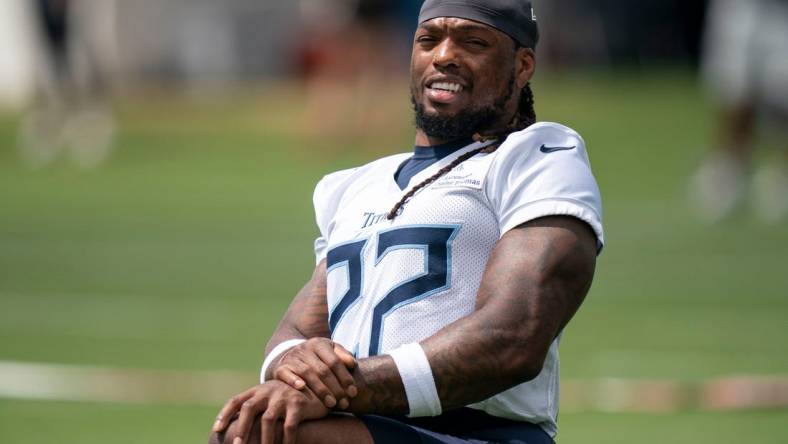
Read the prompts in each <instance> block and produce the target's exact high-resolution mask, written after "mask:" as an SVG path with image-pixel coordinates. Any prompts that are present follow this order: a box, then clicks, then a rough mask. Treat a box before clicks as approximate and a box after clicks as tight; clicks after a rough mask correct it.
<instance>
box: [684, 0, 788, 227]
mask: <svg viewBox="0 0 788 444" xmlns="http://www.w3.org/2000/svg"><path fill="white" fill-rule="evenodd" d="M702 63H703V66H702V68H703V74H704V78H705V80H706V82H707V84H708V86H709V87H710V89H711V90H712V92H713V95H714V98H715V99H716V102H717V118H716V135H715V138H714V142H713V145H712V150H711V151H710V152H709V153H708V154H707V156H706V159H705V160H704V161H703V163H702V165H701V166H700V168H699V169H698V170H697V171H696V173H695V175H694V177H693V178H692V181H691V188H690V198H691V202H692V204H693V208H694V209H695V210H696V211H697V212H698V214H699V216H700V217H702V218H703V219H704V220H706V221H709V222H717V221H720V220H722V219H724V218H726V217H727V216H729V215H731V214H732V213H734V212H735V211H736V209H738V208H739V207H740V205H741V204H742V203H743V202H744V201H745V198H746V196H747V193H748V191H749V192H751V194H752V205H753V207H754V208H753V209H754V210H755V211H756V214H757V215H758V216H759V217H760V218H761V219H762V220H764V221H765V222H769V223H774V222H777V221H780V220H785V219H786V217H788V0H747V1H741V0H715V1H713V2H712V4H711V6H710V9H709V12H708V21H707V28H706V35H705V50H704V54H703V60H702ZM759 125H760V126H761V128H760V129H764V130H767V131H764V133H765V134H768V135H772V136H776V137H775V140H776V142H777V144H778V145H780V146H779V147H778V148H779V149H780V150H779V152H777V153H772V154H776V155H774V156H773V158H770V159H768V162H766V163H765V164H764V165H762V166H760V168H758V169H757V172H756V173H755V174H754V175H752V177H751V175H750V170H751V169H754V168H753V160H754V159H753V157H754V152H755V148H756V141H757V136H758V134H759V133H758V130H759Z"/></svg>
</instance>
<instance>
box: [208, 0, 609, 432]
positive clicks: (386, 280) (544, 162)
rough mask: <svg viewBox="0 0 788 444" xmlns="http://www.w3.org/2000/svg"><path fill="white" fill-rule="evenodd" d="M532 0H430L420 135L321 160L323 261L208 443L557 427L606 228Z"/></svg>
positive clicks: (415, 93)
mask: <svg viewBox="0 0 788 444" xmlns="http://www.w3.org/2000/svg"><path fill="white" fill-rule="evenodd" d="M537 40H538V32H537V25H536V16H535V15H534V12H533V9H532V7H531V4H530V2H528V1H523V0H496V1H478V0H427V1H426V2H425V3H424V5H423V7H422V10H421V13H420V16H419V27H418V30H417V32H416V35H415V37H414V41H413V52H412V62H411V95H412V101H413V106H414V109H415V114H416V126H417V131H416V137H415V149H414V151H413V152H410V153H405V154H398V155H393V156H389V157H385V158H383V159H380V160H376V161H374V162H371V163H369V164H367V165H364V166H361V167H358V168H354V169H350V170H345V171H339V172H336V173H333V174H329V175H327V176H325V177H324V178H323V179H322V180H321V181H320V183H319V184H318V185H317V188H316V190H315V194H314V204H315V212H316V217H317V224H318V227H319V229H320V237H319V238H318V239H317V241H316V242H315V252H316V259H317V266H316V268H315V271H314V274H313V276H312V279H311V280H310V281H309V282H308V283H307V284H306V286H305V287H304V288H303V289H302V290H301V291H300V292H299V293H298V294H297V295H296V297H295V299H294V300H293V303H292V305H291V306H290V308H289V309H288V311H287V312H286V314H285V315H284V317H283V319H282V321H281V323H280V324H279V326H278V327H277V329H276V331H275V333H274V335H273V337H272V338H271V340H270V342H269V343H268V347H267V356H266V359H265V361H264V364H263V368H262V373H261V384H260V385H258V386H256V387H253V388H251V389H249V390H247V391H245V392H243V393H241V394H239V395H237V396H235V397H233V398H232V399H230V401H228V402H227V404H226V405H225V406H224V408H223V409H222V410H221V412H220V414H219V416H218V418H217V420H216V423H215V424H214V434H213V435H212V436H211V442H224V443H234V444H235V443H247V442H255V443H256V442H262V443H273V442H280V441H283V442H286V443H295V442H299V443H308V442H309V443H311V442H319V443H333V442H336V443H373V442H374V443H388V442H396V443H403V442H426V443H466V442H474V443H478V442H518V443H528V444H541V443H552V442H553V437H554V436H555V434H556V432H557V428H556V416H557V413H558V343H559V339H560V337H561V332H562V331H563V329H564V327H566V325H567V323H568V322H569V320H570V319H571V318H572V316H573V314H574V313H575V312H576V311H577V309H578V308H579V307H580V304H581V303H582V301H583V299H584V297H585V295H586V293H587V292H588V289H589V287H590V285H591V281H592V278H593V274H594V268H595V262H596V256H597V254H598V252H599V251H600V250H601V248H602V245H603V242H604V240H603V230H602V219H601V218H602V208H601V201H600V195H599V190H598V187H597V185H596V182H595V180H594V177H593V175H592V173H591V169H590V167H589V160H588V156H587V153H586V149H585V144H584V141H583V139H582V138H581V137H580V136H579V135H578V134H577V133H576V132H575V131H573V130H571V129H569V128H567V127H565V126H562V125H559V124H556V123H547V122H541V123H537V122H536V116H535V112H534V109H533V103H534V100H533V94H532V92H531V88H530V84H529V81H530V79H531V77H532V75H533V73H534V69H535V58H534V48H535V45H536V43H537Z"/></svg>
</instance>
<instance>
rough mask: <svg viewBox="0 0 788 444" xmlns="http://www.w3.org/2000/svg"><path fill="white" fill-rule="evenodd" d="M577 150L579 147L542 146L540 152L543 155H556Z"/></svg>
mask: <svg viewBox="0 0 788 444" xmlns="http://www.w3.org/2000/svg"><path fill="white" fill-rule="evenodd" d="M575 148H577V146H545V145H542V146H541V147H540V148H539V151H541V152H543V153H554V152H556V151H568V150H573V149H575Z"/></svg>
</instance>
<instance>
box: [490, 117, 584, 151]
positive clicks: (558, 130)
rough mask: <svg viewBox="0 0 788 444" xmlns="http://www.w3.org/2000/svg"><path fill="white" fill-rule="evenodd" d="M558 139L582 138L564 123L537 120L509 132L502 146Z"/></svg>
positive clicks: (549, 141) (580, 139) (535, 143)
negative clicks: (527, 125)
mask: <svg viewBox="0 0 788 444" xmlns="http://www.w3.org/2000/svg"><path fill="white" fill-rule="evenodd" d="M560 140H579V141H581V142H582V140H583V138H582V137H581V136H580V134H579V133H578V132H577V131H575V130H573V129H572V128H570V127H568V126H566V125H562V124H560V123H556V122H537V123H534V124H533V125H531V126H529V127H528V128H525V129H523V130H520V131H516V132H513V133H512V134H510V135H509V137H507V138H506V140H505V141H504V143H503V145H502V147H503V146H512V145H521V144H523V143H525V142H532V143H533V144H534V145H539V146H540V144H542V143H551V141H560ZM539 146H537V148H538V147H539Z"/></svg>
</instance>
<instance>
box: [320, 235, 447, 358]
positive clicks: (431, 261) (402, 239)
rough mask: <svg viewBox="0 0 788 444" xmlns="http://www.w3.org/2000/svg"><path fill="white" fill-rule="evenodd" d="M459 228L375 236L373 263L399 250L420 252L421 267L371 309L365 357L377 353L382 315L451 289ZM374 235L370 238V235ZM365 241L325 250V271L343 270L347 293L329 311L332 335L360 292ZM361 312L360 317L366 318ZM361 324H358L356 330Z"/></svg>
mask: <svg viewBox="0 0 788 444" xmlns="http://www.w3.org/2000/svg"><path fill="white" fill-rule="evenodd" d="M459 230H460V226H459V225H411V226H403V227H397V228H393V229H390V230H386V231H381V232H378V233H377V249H376V251H375V263H374V264H370V265H371V266H373V267H376V266H378V265H379V264H380V263H381V262H382V261H383V260H384V259H385V258H386V255H388V254H389V253H390V252H392V251H394V250H400V249H413V250H422V251H423V252H424V267H423V270H422V273H421V274H418V275H416V276H414V277H412V278H409V279H407V280H405V281H403V282H400V283H398V284H397V285H396V286H394V288H392V289H391V290H390V291H389V292H388V293H386V294H385V295H384V296H383V297H382V298H380V300H379V301H377V303H376V304H375V305H374V306H373V307H372V308H371V316H372V322H371V329H370V338H369V350H368V356H375V355H377V354H379V353H380V345H381V336H382V332H383V324H384V322H385V319H386V316H388V315H389V314H390V313H392V312H394V311H395V310H397V309H399V308H401V307H403V306H405V305H408V304H412V303H414V302H417V301H420V300H422V299H424V298H427V297H429V296H432V295H434V294H436V293H439V292H441V291H444V290H447V289H448V288H449V287H450V286H451V244H452V241H453V240H454V238H455V237H456V236H457V233H458V232H459ZM373 236H374V235H373ZM368 242H369V238H367V239H361V240H357V241H353V242H350V243H345V244H342V245H338V246H336V247H334V248H332V249H331V250H329V251H328V254H327V260H326V266H327V271H328V272H330V271H332V270H334V269H337V268H341V267H345V268H346V270H345V271H346V273H347V280H348V285H347V291H345V293H344V294H343V295H342V296H341V297H339V302H337V303H336V304H335V306H334V307H333V308H332V309H331V312H330V313H329V316H328V325H329V328H330V329H331V333H332V334H333V333H334V331H335V329H336V328H337V326H338V325H339V322H340V321H341V320H342V317H343V315H345V313H347V311H348V309H350V308H351V307H352V306H353V305H355V304H356V303H357V302H358V301H359V300H360V299H361V296H362V292H363V291H364V288H363V287H364V270H365V266H370V265H368V264H365V263H364V262H365V260H364V248H365V247H366V246H367V244H368ZM369 315H370V313H364V314H363V316H364V317H366V316H369ZM360 327H361V324H359V325H358V328H360Z"/></svg>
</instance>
